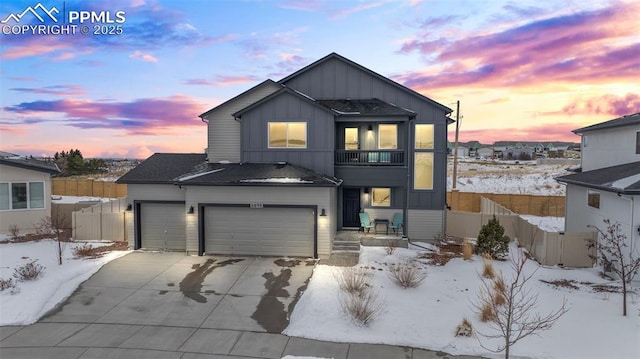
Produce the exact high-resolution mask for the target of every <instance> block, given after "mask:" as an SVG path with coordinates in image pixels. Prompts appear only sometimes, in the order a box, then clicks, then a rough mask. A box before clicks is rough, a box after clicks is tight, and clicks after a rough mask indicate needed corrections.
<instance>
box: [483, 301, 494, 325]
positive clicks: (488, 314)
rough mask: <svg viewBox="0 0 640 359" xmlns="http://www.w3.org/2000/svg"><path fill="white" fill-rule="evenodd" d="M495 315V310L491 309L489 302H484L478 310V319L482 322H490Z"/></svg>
mask: <svg viewBox="0 0 640 359" xmlns="http://www.w3.org/2000/svg"><path fill="white" fill-rule="evenodd" d="M496 317H497V314H496V312H495V311H494V310H493V306H492V305H491V303H488V302H487V303H485V304H484V305H483V306H482V308H481V310H480V320H481V321H483V322H485V323H486V322H490V321H492V320H494V319H495V318H496Z"/></svg>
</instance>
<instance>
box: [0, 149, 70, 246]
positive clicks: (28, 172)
mask: <svg viewBox="0 0 640 359" xmlns="http://www.w3.org/2000/svg"><path fill="white" fill-rule="evenodd" d="M58 173H60V170H59V169H58V166H56V164H55V163H53V162H42V161H37V160H34V159H30V158H25V157H20V156H17V155H14V154H10V153H7V152H0V234H10V228H11V227H13V226H17V227H18V229H19V231H20V233H22V234H24V233H31V232H33V231H35V227H36V225H37V224H39V223H40V222H41V221H42V219H44V218H46V217H50V216H51V175H55V174H58Z"/></svg>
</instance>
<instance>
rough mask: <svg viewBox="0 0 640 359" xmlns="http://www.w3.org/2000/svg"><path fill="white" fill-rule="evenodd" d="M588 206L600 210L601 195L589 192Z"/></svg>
mask: <svg viewBox="0 0 640 359" xmlns="http://www.w3.org/2000/svg"><path fill="white" fill-rule="evenodd" d="M587 205H588V206H589V207H592V208H600V193H598V192H596V191H587Z"/></svg>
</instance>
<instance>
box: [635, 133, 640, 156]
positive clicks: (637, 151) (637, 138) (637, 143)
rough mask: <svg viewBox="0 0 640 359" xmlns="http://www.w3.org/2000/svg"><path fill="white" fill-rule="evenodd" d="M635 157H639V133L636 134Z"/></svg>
mask: <svg viewBox="0 0 640 359" xmlns="http://www.w3.org/2000/svg"><path fill="white" fill-rule="evenodd" d="M636 155H640V132H636Z"/></svg>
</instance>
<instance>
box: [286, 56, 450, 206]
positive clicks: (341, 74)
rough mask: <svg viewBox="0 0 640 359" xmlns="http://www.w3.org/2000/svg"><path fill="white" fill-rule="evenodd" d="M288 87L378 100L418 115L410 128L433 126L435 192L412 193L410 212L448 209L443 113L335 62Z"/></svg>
mask: <svg viewBox="0 0 640 359" xmlns="http://www.w3.org/2000/svg"><path fill="white" fill-rule="evenodd" d="M285 85H287V86H289V87H291V88H294V89H296V90H298V91H300V92H302V93H305V94H307V95H309V96H311V97H313V98H315V99H340V98H352V99H370V98H379V99H381V100H383V101H386V102H389V103H392V104H395V105H397V106H400V107H403V108H407V109H410V110H412V111H414V112H416V113H417V114H416V118H415V121H413V122H411V124H413V123H427V124H434V126H435V128H434V131H435V133H434V137H435V138H434V141H435V143H434V147H435V148H434V154H435V155H434V156H435V157H434V179H433V182H434V183H433V184H434V188H433V190H432V191H414V190H410V195H409V198H410V200H409V208H413V209H433V210H442V209H443V208H444V207H445V192H446V173H447V161H446V156H447V120H446V117H445V112H444V110H443V109H441V108H440V107H438V106H436V105H435V104H433V103H430V102H429V101H427V100H425V99H424V98H422V97H420V96H418V95H416V94H412V93H410V92H407V91H404V90H402V89H401V88H398V87H395V86H392V85H390V84H389V83H387V82H385V81H383V80H382V79H380V78H378V77H376V76H374V75H372V74H370V73H367V72H364V71H362V70H361V69H358V68H356V67H353V66H351V65H350V64H347V63H345V62H343V61H341V60H338V59H335V58H333V59H329V60H328V61H325V62H324V63H321V64H319V65H317V66H316V67H314V68H311V69H309V70H307V71H306V72H303V73H301V74H299V75H298V76H296V77H294V78H291V79H289V81H287V82H286V83H285ZM411 132H413V131H411ZM399 136H402V132H399ZM408 143H409V154H408V156H409V158H408V161H409V163H413V150H412V146H411V144H412V143H413V138H410V139H409V141H408ZM409 172H410V173H409V175H410V178H411V182H410V183H411V187H413V168H412V166H410V168H409Z"/></svg>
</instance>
